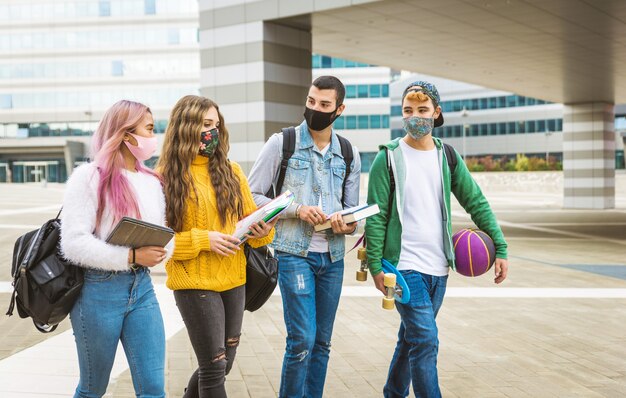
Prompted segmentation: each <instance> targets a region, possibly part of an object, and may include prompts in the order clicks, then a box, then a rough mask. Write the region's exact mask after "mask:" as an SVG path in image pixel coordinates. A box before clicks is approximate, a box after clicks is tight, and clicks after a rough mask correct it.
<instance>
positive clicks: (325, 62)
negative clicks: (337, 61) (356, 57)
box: [322, 55, 332, 68]
mask: <svg viewBox="0 0 626 398" xmlns="http://www.w3.org/2000/svg"><path fill="white" fill-rule="evenodd" d="M331 66H332V59H331V58H330V57H327V56H325V55H324V56H322V68H330V67H331Z"/></svg>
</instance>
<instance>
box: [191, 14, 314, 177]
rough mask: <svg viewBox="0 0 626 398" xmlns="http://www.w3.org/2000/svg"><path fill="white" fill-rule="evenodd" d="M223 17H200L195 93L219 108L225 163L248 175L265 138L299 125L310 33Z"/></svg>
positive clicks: (308, 64) (308, 82) (308, 77)
mask: <svg viewBox="0 0 626 398" xmlns="http://www.w3.org/2000/svg"><path fill="white" fill-rule="evenodd" d="M229 10H230V9H229ZM226 11H227V10H221V9H205V10H201V12H200V59H201V68H202V69H201V80H200V86H201V89H200V91H201V94H202V95H204V96H206V97H208V98H211V99H213V100H214V101H215V102H217V104H218V105H219V106H220V111H221V112H222V114H223V115H224V119H225V124H226V126H227V128H228V131H229V133H230V144H231V150H230V158H231V159H232V160H235V161H237V162H238V163H239V164H241V165H242V167H243V169H244V170H245V171H249V170H250V168H251V167H252V164H253V163H254V160H255V159H256V156H257V155H258V153H259V151H260V149H261V147H262V146H263V144H264V143H265V141H266V139H267V138H268V137H269V136H270V135H271V134H273V133H275V132H277V131H280V129H281V128H282V127H287V126H291V125H295V124H299V123H300V122H301V121H302V120H303V116H302V115H303V112H304V106H305V100H306V94H307V92H308V89H309V87H310V85H311V33H310V30H309V29H308V28H303V29H300V28H295V27H291V26H284V25H279V24H277V23H272V22H264V21H251V22H246V20H245V18H244V16H243V14H245V13H243V14H242V13H241V12H234V10H230V11H229V12H226ZM231 11H233V12H231ZM252 15H256V14H252Z"/></svg>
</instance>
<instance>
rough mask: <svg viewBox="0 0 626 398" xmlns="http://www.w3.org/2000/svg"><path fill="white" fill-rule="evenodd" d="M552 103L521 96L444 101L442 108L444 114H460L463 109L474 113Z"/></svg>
mask: <svg viewBox="0 0 626 398" xmlns="http://www.w3.org/2000/svg"><path fill="white" fill-rule="evenodd" d="M550 103H551V102H547V101H543V100H539V99H536V98H528V97H524V96H521V95H508V96H499V97H488V98H475V99H463V100H452V101H443V102H442V103H441V104H440V106H441V109H442V110H443V111H444V112H460V111H461V110H463V108H465V109H467V110H468V111H473V110H484V109H499V108H514V107H519V106H534V105H544V104H550Z"/></svg>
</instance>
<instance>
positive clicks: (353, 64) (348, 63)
mask: <svg viewBox="0 0 626 398" xmlns="http://www.w3.org/2000/svg"><path fill="white" fill-rule="evenodd" d="M355 66H356V65H355V63H354V61H348V60H346V68H354V67H355Z"/></svg>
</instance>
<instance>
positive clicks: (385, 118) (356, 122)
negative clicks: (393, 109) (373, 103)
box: [334, 115, 389, 130]
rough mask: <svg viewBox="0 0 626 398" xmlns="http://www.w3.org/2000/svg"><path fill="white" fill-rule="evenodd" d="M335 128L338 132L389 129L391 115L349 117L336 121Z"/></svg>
mask: <svg viewBox="0 0 626 398" xmlns="http://www.w3.org/2000/svg"><path fill="white" fill-rule="evenodd" d="M334 127H335V128H336V129H338V130H357V129H358V130H368V129H388V128H389V115H358V116H356V115H348V116H340V117H338V118H337V120H335V124H334Z"/></svg>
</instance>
